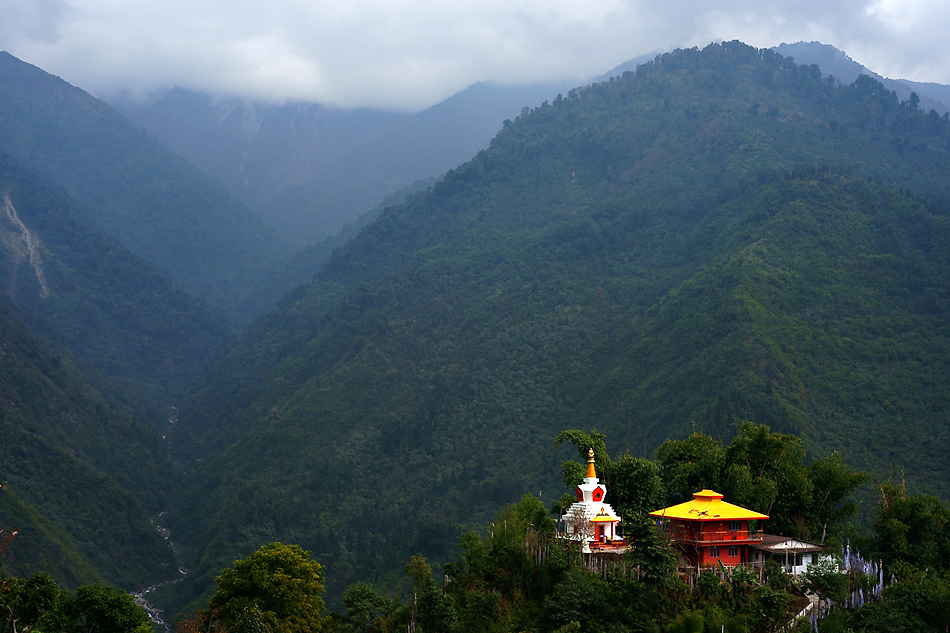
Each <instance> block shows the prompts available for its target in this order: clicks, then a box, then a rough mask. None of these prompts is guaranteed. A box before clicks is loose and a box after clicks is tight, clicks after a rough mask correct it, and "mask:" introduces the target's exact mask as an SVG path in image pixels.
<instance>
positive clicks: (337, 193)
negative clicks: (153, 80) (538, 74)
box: [114, 83, 570, 248]
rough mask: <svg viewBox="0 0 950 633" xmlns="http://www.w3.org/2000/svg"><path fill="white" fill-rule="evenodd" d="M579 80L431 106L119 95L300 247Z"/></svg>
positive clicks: (465, 154)
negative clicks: (402, 108) (400, 108)
mask: <svg viewBox="0 0 950 633" xmlns="http://www.w3.org/2000/svg"><path fill="white" fill-rule="evenodd" d="M569 87H570V86H569V85H561V84H528V85H520V86H499V85H496V84H492V83H478V84H475V85H472V86H470V87H468V88H466V89H465V90H463V91H462V92H460V93H458V94H456V95H453V96H452V97H450V98H448V99H446V100H445V101H443V102H442V103H439V104H436V105H434V106H432V107H430V108H427V109H426V110H424V111H422V112H418V113H415V114H410V113H406V112H385V111H376V110H368V109H354V110H344V109H338V108H332V107H327V106H323V105H319V104H314V103H297V102H291V103H285V104H270V103H255V102H253V101H247V100H240V99H215V98H213V97H211V96H210V95H206V94H201V93H195V92H191V91H187V90H182V89H173V90H170V91H168V92H167V93H165V94H163V95H161V96H160V97H158V98H157V99H155V100H154V101H152V102H148V103H142V102H140V101H136V100H121V99H117V100H115V101H114V103H115V106H116V107H117V108H118V109H119V110H121V111H122V112H123V113H124V114H125V115H126V116H128V117H129V118H130V119H132V120H133V121H135V122H136V123H138V124H139V125H141V126H144V127H145V128H147V129H148V131H149V133H151V134H153V135H155V136H156V137H157V138H159V139H160V140H161V141H162V142H163V143H165V144H166V145H167V146H168V147H170V148H171V149H172V150H174V151H176V152H178V153H179V154H181V155H182V156H184V157H185V158H187V159H188V160H190V161H191V162H192V163H194V164H195V165H197V166H198V167H199V168H200V169H202V170H204V171H205V172H207V173H209V174H211V175H212V176H214V177H215V178H216V179H218V181H219V182H221V183H222V184H223V185H224V186H225V187H226V188H227V189H228V191H229V192H230V193H231V195H233V196H234V197H236V198H237V199H238V200H241V201H243V202H244V203H246V204H247V205H248V206H250V207H251V208H252V209H254V210H255V211H257V212H258V213H259V214H260V215H261V216H262V217H263V218H264V219H265V221H266V222H267V223H268V224H269V225H270V226H272V227H274V229H275V230H276V231H277V233H278V234H279V235H280V236H281V237H282V238H283V239H284V240H286V241H287V242H289V243H290V244H292V245H293V246H294V247H296V248H303V247H306V246H310V245H311V244H313V243H314V242H317V241H320V240H323V239H325V238H327V237H329V236H331V235H334V234H336V233H337V232H338V231H339V230H340V229H341V228H342V227H343V225H344V224H345V223H347V222H353V221H354V220H356V218H357V217H359V216H360V215H361V214H363V213H365V212H366V211H367V210H369V209H372V208H373V207H375V206H376V205H377V204H379V203H380V202H381V201H382V200H383V199H384V198H386V197H387V196H389V195H391V194H392V193H394V192H395V191H397V190H399V189H402V188H403V187H407V186H411V185H412V184H413V183H414V182H416V181H418V180H421V179H427V178H432V177H438V176H441V175H442V174H443V173H445V172H446V171H447V170H449V169H451V168H453V167H455V166H456V165H458V164H459V163H462V162H464V161H466V160H468V159H469V158H471V157H472V156H474V155H475V153H476V152H478V151H479V150H481V149H484V148H485V147H486V146H487V145H488V142H489V141H490V140H491V138H492V136H494V134H495V132H496V131H497V130H498V128H499V127H500V126H501V122H502V121H504V120H505V119H506V118H509V117H513V116H515V115H516V114H517V113H518V111H519V110H521V108H523V107H525V106H527V105H533V104H537V103H540V102H541V101H543V100H544V99H550V98H552V97H553V96H554V95H556V94H557V93H558V92H559V91H563V90H566V89H567V88H569Z"/></svg>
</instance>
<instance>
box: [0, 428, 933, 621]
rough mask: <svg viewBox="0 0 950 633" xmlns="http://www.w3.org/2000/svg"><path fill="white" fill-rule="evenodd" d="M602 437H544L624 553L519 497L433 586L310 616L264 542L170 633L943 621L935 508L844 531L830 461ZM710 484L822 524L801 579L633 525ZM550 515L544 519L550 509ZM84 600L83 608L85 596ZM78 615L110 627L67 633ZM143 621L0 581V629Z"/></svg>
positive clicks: (752, 434)
mask: <svg viewBox="0 0 950 633" xmlns="http://www.w3.org/2000/svg"><path fill="white" fill-rule="evenodd" d="M605 439H606V437H605V436H604V435H603V434H601V433H598V432H596V431H592V432H590V433H585V432H583V431H579V430H570V431H563V432H561V433H560V434H559V435H558V436H557V437H556V438H555V440H556V442H557V443H562V442H567V443H573V444H575V445H576V446H577V448H578V449H580V451H579V452H580V454H581V459H582V460H583V458H584V455H585V449H592V450H593V451H594V453H595V454H596V456H597V458H596V462H597V465H598V466H599V471H598V474H599V475H600V479H601V481H602V482H604V483H606V485H607V499H606V501H609V502H610V503H612V504H613V505H614V506H615V507H617V508H618V509H621V513H622V515H623V522H622V526H623V530H624V535H625V538H626V541H627V542H628V543H630V544H631V547H629V548H628V549H627V550H626V551H625V552H623V553H619V554H596V553H593V554H583V553H582V552H581V548H580V544H579V543H578V542H576V541H572V540H567V539H564V538H562V533H563V526H562V525H560V524H559V522H555V521H553V520H552V519H551V518H550V516H549V511H548V509H547V508H545V506H544V504H543V502H542V501H541V499H539V498H538V497H537V496H534V495H533V494H531V493H526V494H524V495H523V496H522V497H521V499H520V500H519V501H518V502H517V503H513V504H509V505H508V506H506V507H505V508H504V509H503V510H501V511H500V512H499V513H498V514H497V515H496V516H495V517H494V520H493V521H492V522H491V524H490V525H489V526H480V527H478V528H477V529H473V530H470V531H467V532H466V533H465V534H463V535H462V536H461V537H460V538H459V540H458V544H457V545H458V548H457V551H456V553H455V555H454V559H453V560H452V561H451V562H449V563H448V564H446V565H445V567H444V569H443V572H442V573H441V574H440V577H441V578H440V580H439V581H437V580H436V579H435V578H434V577H433V573H432V568H431V566H430V564H429V563H428V561H427V560H426V559H425V558H424V557H422V556H419V555H416V556H413V557H411V558H410V559H409V560H408V561H406V564H405V566H404V576H403V577H402V578H401V579H399V580H398V581H397V582H396V583H394V584H393V585H391V586H388V587H387V586H382V587H381V586H373V585H371V584H369V583H366V582H362V581H361V582H356V583H353V584H351V585H350V586H349V587H347V589H346V590H345V591H344V592H343V596H342V608H340V609H331V610H329V611H327V610H326V609H325V601H324V595H323V594H324V586H325V583H326V582H327V581H328V578H327V576H326V575H325V569H324V567H323V566H322V565H320V564H319V563H318V562H317V561H315V560H314V559H313V558H312V552H308V551H304V550H303V549H302V548H301V547H300V546H298V545H284V544H282V543H280V542H272V543H269V544H265V545H264V546H262V547H260V548H259V549H258V550H257V551H255V552H253V553H252V554H250V555H249V556H247V557H246V558H243V559H240V560H235V561H234V562H233V563H232V564H231V566H229V567H227V568H225V569H223V570H220V571H219V573H218V574H217V575H216V577H215V580H214V582H215V585H216V590H215V592H214V593H213V595H211V597H210V598H209V599H208V602H207V604H206V605H205V608H203V609H199V610H198V611H196V612H195V613H193V614H190V615H189V616H187V617H185V618H183V619H181V620H180V621H178V622H177V623H176V628H177V630H178V631H179V632H181V633H236V632H239V631H257V632H259V633H270V632H273V633H316V632H317V631H325V632H328V633H329V632H341V633H343V632H348V633H349V632H353V633H355V632H364V633H370V632H380V633H382V632H387V631H398V630H411V631H419V632H420V633H429V632H436V631H438V632H442V633H456V632H457V633H462V632H472V633H475V632H484V631H495V632H499V633H500V632H503V631H563V632H564V633H567V632H568V631H572V632H575V633H578V632H584V633H587V632H591V633H592V632H595V631H605V630H606V631H614V632H616V633H624V632H627V631H643V632H656V633H659V632H661V631H666V632H670V633H678V632H695V633H701V632H702V631H716V630H720V631H721V630H728V631H732V632H734V633H752V632H755V633H759V632H761V633H770V632H773V631H779V630H788V629H787V628H786V626H787V625H793V626H794V625H797V626H798V627H800V628H802V629H804V630H817V631H822V632H831V631H867V632H870V631H881V632H883V631H891V632H901V631H907V632H911V631H913V632H915V633H917V632H920V631H934V632H936V631H941V630H943V629H944V628H945V626H946V625H947V624H948V623H950V575H948V574H950V534H948V530H950V506H947V505H945V504H943V503H941V502H940V501H939V500H937V499H936V498H934V497H931V496H929V495H925V494H917V495H911V494H908V493H907V491H906V490H905V489H904V488H903V487H902V486H900V485H897V484H895V483H893V482H888V481H878V482H877V483H876V484H875V488H876V492H877V503H876V504H875V508H874V512H873V515H874V516H873V522H872V524H871V526H870V527H869V529H867V530H864V531H861V530H856V529H855V527H854V526H853V525H852V524H851V523H850V520H851V519H852V518H853V515H854V513H855V510H856V506H855V505H854V504H853V503H851V502H848V501H846V499H847V498H848V496H849V495H851V493H853V492H854V491H855V489H856V488H857V487H858V486H861V485H863V484H865V483H867V482H868V479H869V477H868V475H867V474H866V473H860V472H854V471H851V470H850V469H849V468H848V467H847V466H845V460H844V459H843V457H842V456H841V455H840V454H837V453H834V454H831V455H828V456H826V457H824V458H820V459H815V460H809V459H807V456H806V452H805V449H804V445H803V443H802V441H801V440H800V439H799V438H797V437H795V436H792V435H787V434H781V433H773V432H771V431H769V430H768V429H767V428H766V427H764V426H757V425H753V424H749V423H745V424H742V425H741V426H740V427H739V428H738V429H737V432H736V435H735V437H734V439H733V440H732V441H731V442H730V443H729V444H728V445H722V444H721V443H720V442H718V441H716V440H714V439H713V438H712V437H710V436H708V435H703V434H699V433H694V434H692V435H691V436H690V437H688V438H686V439H684V440H669V441H667V442H665V443H664V444H663V445H661V446H660V448H659V450H658V451H657V457H656V459H655V460H650V459H645V458H642V457H632V456H630V455H629V454H621V455H619V456H613V457H612V456H610V455H609V453H608V452H607V449H606V445H605V442H604V440H605ZM808 461H810V462H811V463H808V464H806V462H808ZM581 463H582V462H576V461H567V462H565V463H564V465H563V473H564V483H565V484H566V485H571V486H573V485H576V484H577V483H579V481H580V479H581V477H582V474H583V468H582V467H581ZM607 482H609V483H607ZM712 486H716V487H717V488H718V489H721V490H727V491H728V493H727V496H728V497H729V498H731V499H733V500H739V499H743V500H745V501H744V505H747V506H748V507H750V508H757V509H758V510H759V511H768V512H769V513H770V515H769V516H770V518H769V519H768V520H766V521H764V525H762V526H760V527H762V528H765V529H766V530H768V531H770V532H784V533H797V535H798V536H799V537H809V538H815V535H817V531H816V529H815V528H817V527H818V526H819V525H820V526H822V530H821V531H822V534H821V542H822V544H823V545H824V550H823V554H822V558H821V559H820V560H819V562H817V563H813V564H812V565H811V566H810V567H809V568H808V569H807V571H806V572H805V573H804V574H803V575H801V576H796V575H790V574H789V573H788V572H787V571H786V568H785V566H784V565H783V564H782V563H781V562H780V561H777V560H769V561H766V562H765V563H763V564H760V565H759V566H751V567H750V566H739V567H735V568H726V567H724V566H722V565H721V564H720V565H719V566H718V567H716V566H712V567H706V568H704V569H702V570H700V572H699V573H698V574H695V573H690V574H686V573H685V570H684V569H683V568H682V567H681V566H680V563H679V562H678V557H677V549H676V545H675V542H671V540H670V537H669V535H668V534H667V532H666V531H665V527H664V526H663V524H662V522H654V521H653V520H651V519H649V517H648V516H647V514H648V513H649V512H650V511H651V510H654V509H658V508H660V507H663V506H664V504H667V503H675V502H678V501H680V500H682V499H683V497H684V493H685V496H689V494H688V491H692V490H696V489H699V488H709V487H712ZM552 509H554V510H555V512H556V514H559V513H560V504H556V507H555V508H552ZM7 545H8V546H9V542H8V543H7ZM694 571H695V570H694ZM91 595H95V596H96V597H97V598H98V599H97V600H95V601H93V600H89V599H88V597H89V596H91ZM83 618H84V619H85V622H90V621H98V622H101V623H103V624H100V626H102V627H105V626H108V627H109V628H98V629H90V628H82V629H78V628H75V627H76V625H77V624H79V623H81V622H83ZM77 621H78V622H77ZM144 621H147V620H145V618H144V613H143V612H141V611H140V610H139V613H138V616H137V617H135V608H134V605H132V604H130V601H129V599H128V597H127V596H125V597H123V595H122V594H121V592H113V591H112V590H110V589H108V588H106V587H103V586H101V585H98V584H97V585H95V586H81V587H79V588H77V589H76V591H75V592H73V593H69V592H60V591H58V589H57V588H56V587H55V586H54V585H53V583H52V581H51V580H50V579H49V578H48V577H46V576H42V575H36V576H33V577H30V578H14V579H8V580H4V581H0V631H2V632H3V633H6V632H7V631H8V630H10V631H15V630H17V627H19V630H20V631H28V630H29V629H30V628H34V627H35V628H36V629H37V630H42V631H74V630H83V631H86V630H99V631H102V630H108V631H115V632H116V633H131V632H132V631H134V630H138V628H139V627H141V626H142V624H143V622H144ZM105 623H108V625H106V624H105ZM86 626H87V627H89V625H88V624H86Z"/></svg>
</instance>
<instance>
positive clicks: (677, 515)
mask: <svg viewBox="0 0 950 633" xmlns="http://www.w3.org/2000/svg"><path fill="white" fill-rule="evenodd" d="M650 516H651V517H657V518H660V519H691V520H693V521H722V520H737V519H767V518H769V515H767V514H760V513H758V512H754V511H752V510H747V509H745V508H742V507H739V506H736V505H732V504H731V503H726V502H725V501H723V500H722V495H721V494H719V493H718V492H715V491H714V490H708V489H707V490H700V491H699V492H694V493H693V499H692V500H691V501H687V502H686V503H681V504H679V505H675V506H670V507H669V508H663V509H662V510H656V511H655V512H651V513H650Z"/></svg>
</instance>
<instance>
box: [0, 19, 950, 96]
mask: <svg viewBox="0 0 950 633" xmlns="http://www.w3.org/2000/svg"><path fill="white" fill-rule="evenodd" d="M948 33H950V2H947V0H870V1H869V0H799V1H796V2H792V1H789V0H778V1H775V2H763V1H762V0H716V1H710V0H653V1H644V0H424V1H423V0H334V1H332V2H331V1H328V0H254V1H253V2H250V1H248V0H0V49H3V50H7V51H9V52H10V53H12V54H13V55H15V56H17V57H19V58H20V59H22V60H24V61H27V62H29V63H31V64H35V65H37V66H39V67H41V68H43V69H44V70H47V71H49V72H51V73H53V74H56V75H59V76H60V77H62V78H63V79H65V80H67V81H69V82H70V83H72V84H74V85H77V86H79V87H80V88H83V89H85V90H87V91H88V92H91V93H92V94H94V95H96V96H100V97H104V96H108V95H109V94H111V93H114V92H116V91H120V90H129V91H132V92H135V93H148V92H150V91H156V90H161V89H163V88H166V87H169V86H172V85H180V86H184V87H188V88H195V89H203V90H206V91H209V92H214V93H218V94H228V95H240V96H248V97H254V98H262V99H268V100H286V99H302V100H308V101H319V102H322V103H326V104H332V105H338V106H343V107H356V106H370V107H380V108H398V109H403V110H418V109H422V108H424V107H427V106H429V105H432V104H434V103H437V102H438V101H441V100H442V99H444V98H446V97H448V96H450V95H451V94H453V93H455V92H457V91H458V90H460V89H462V88H464V87H465V86H467V85H469V84H471V83H473V82H475V81H480V80H482V81H484V80H493V81H498V82H503V83H511V82H530V81H546V80H553V79H558V80H561V79H569V80H576V81H578V82H581V81H582V80H584V79H586V78H589V77H592V76H595V75H598V74H601V73H603V72H606V71H608V70H609V69H611V68H613V67H614V66H616V65H618V64H620V63H621V62H623V61H626V60H627V59H630V58H632V57H635V56H638V55H641V54H644V53H650V52H654V51H666V50H670V49H672V48H676V47H688V46H700V47H702V46H704V45H706V44H708V43H709V42H712V41H721V40H732V39H739V40H742V41H744V42H747V43H749V44H752V45H754V46H759V47H764V46H774V45H777V44H780V43H781V42H789V43H792V42H797V41H802V40H804V41H812V40H818V41H821V42H823V43H826V44H832V45H834V46H836V47H838V48H840V49H842V50H844V51H845V52H847V53H848V54H849V55H850V56H851V57H852V58H853V59H854V60H855V61H858V62H860V63H862V64H864V65H865V66H867V67H869V68H871V69H872V70H874V71H876V72H878V73H880V74H882V75H884V76H886V77H892V78H905V79H913V80H917V81H935V82H939V83H945V84H950V47H948V46H947V41H946V40H947V34H948Z"/></svg>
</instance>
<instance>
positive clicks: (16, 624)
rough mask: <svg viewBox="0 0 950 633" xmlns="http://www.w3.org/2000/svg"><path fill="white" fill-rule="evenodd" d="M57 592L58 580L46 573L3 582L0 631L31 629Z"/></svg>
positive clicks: (11, 632)
mask: <svg viewBox="0 0 950 633" xmlns="http://www.w3.org/2000/svg"><path fill="white" fill-rule="evenodd" d="M58 595H59V590H58V589H57V588H56V583H54V582H53V579H52V578H50V577H49V576H47V575H46V574H36V575H35V576H32V577H31V578H10V579H7V580H4V581H3V582H0V618H2V619H0V633H29V632H30V631H31V630H33V628H34V626H35V625H36V624H37V623H38V622H39V620H40V618H41V617H42V616H43V614H44V613H46V612H47V611H49V610H50V609H52V608H53V605H54V604H55V602H56V598H57V596H58Z"/></svg>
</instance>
